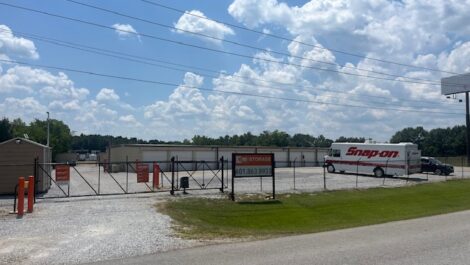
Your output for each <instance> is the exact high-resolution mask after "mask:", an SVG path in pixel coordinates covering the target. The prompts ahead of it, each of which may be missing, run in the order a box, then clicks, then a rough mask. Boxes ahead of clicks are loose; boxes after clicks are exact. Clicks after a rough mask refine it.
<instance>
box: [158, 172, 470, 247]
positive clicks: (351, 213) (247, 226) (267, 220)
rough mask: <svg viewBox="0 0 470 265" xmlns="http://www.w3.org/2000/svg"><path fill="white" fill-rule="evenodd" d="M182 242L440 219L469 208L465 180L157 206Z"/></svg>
mask: <svg viewBox="0 0 470 265" xmlns="http://www.w3.org/2000/svg"><path fill="white" fill-rule="evenodd" d="M157 207H158V208H159V210H160V211H163V212H164V213H166V214H168V215H169V216H170V217H172V218H173V220H175V221H176V224H177V225H176V226H175V227H176V228H177V230H178V231H179V232H180V234H182V235H183V236H184V237H187V238H200V239H201V238H202V239H211V238H224V237H257V238H262V237H271V236H280V235H289V234H302V233H313V232H320V231H327V230H334V229H342V228H348V227H356V226H364V225H371V224H378V223H384V222H390V221H396V220H403V219H411V218H417V217H423V216H430V215H436V214H443V213H449V212H455V211H461V210H466V209H470V180H454V181H447V182H438V183H428V184H421V185H414V186H408V187H400V188H373V189H368V190H343V191H331V192H322V193H303V194H284V195H280V196H279V199H278V200H276V201H266V200H263V199H262V198H261V197H259V198H252V197H248V198H245V199H242V200H241V201H238V202H232V201H230V200H228V199H207V198H184V199H177V200H173V201H168V202H164V203H160V204H158V205H157Z"/></svg>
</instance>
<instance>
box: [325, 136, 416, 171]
mask: <svg viewBox="0 0 470 265" xmlns="http://www.w3.org/2000/svg"><path fill="white" fill-rule="evenodd" d="M324 167H326V169H327V170H328V172H329V173H334V172H340V173H354V174H355V173H360V174H374V175H375V176H376V177H382V176H384V175H397V176H400V175H407V174H413V173H419V172H420V171H421V151H419V150H418V146H417V145H416V144H412V143H398V144H375V143H374V144H371V143H333V144H332V145H331V148H330V150H329V154H328V155H327V156H325V162H324Z"/></svg>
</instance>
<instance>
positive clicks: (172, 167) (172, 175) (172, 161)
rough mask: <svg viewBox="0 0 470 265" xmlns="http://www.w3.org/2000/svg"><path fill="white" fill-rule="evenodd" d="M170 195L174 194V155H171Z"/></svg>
mask: <svg viewBox="0 0 470 265" xmlns="http://www.w3.org/2000/svg"><path fill="white" fill-rule="evenodd" d="M170 194H171V195H174V194H175V157H174V156H172V157H171V191H170Z"/></svg>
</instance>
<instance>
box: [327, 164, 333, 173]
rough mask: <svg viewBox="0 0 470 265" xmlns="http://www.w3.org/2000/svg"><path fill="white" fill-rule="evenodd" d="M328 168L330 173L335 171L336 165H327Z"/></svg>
mask: <svg viewBox="0 0 470 265" xmlns="http://www.w3.org/2000/svg"><path fill="white" fill-rule="evenodd" d="M326 170H327V171H328V173H335V167H334V166H333V165H332V164H329V165H328V166H326Z"/></svg>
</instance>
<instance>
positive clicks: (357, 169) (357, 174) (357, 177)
mask: <svg viewBox="0 0 470 265" xmlns="http://www.w3.org/2000/svg"><path fill="white" fill-rule="evenodd" d="M360 160H361V158H359V159H358V160H357V161H356V189H357V185H358V181H359V161H360Z"/></svg>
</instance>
